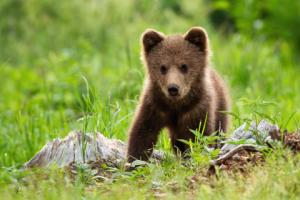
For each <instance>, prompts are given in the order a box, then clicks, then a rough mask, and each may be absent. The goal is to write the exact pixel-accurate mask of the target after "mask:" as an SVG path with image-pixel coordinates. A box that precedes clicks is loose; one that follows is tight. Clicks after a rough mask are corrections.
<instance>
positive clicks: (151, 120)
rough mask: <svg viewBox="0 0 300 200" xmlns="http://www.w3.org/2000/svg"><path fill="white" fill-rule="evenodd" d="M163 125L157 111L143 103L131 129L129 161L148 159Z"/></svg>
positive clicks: (128, 151)
mask: <svg viewBox="0 0 300 200" xmlns="http://www.w3.org/2000/svg"><path fill="white" fill-rule="evenodd" d="M162 127H163V124H162V120H161V119H160V116H159V114H158V113H157V111H156V110H154V109H151V107H147V106H145V105H142V106H141V108H140V110H139V111H138V113H137V115H136V118H135V119H134V122H133V125H132V128H131V130H130V136H129V142H128V150H127V161H128V162H133V161H134V160H137V159H138V160H148V159H149V157H150V156H151V154H152V151H153V147H154V145H155V144H156V141H157V137H158V134H159V132H160V130H161V129H162Z"/></svg>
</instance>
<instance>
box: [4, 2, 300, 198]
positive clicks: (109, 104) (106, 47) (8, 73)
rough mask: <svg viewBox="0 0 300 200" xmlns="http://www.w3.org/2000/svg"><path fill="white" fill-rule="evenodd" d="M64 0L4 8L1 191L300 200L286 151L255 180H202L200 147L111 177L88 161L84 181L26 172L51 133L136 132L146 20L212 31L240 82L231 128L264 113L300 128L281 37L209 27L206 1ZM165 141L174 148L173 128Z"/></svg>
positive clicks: (290, 61)
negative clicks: (99, 175) (188, 155)
mask: <svg viewBox="0 0 300 200" xmlns="http://www.w3.org/2000/svg"><path fill="white" fill-rule="evenodd" d="M3 2H4V3H3V5H4V4H5V2H6V3H7V2H9V1H3ZM61 2H62V3H59V4H57V5H56V4H55V5H53V4H51V1H43V3H39V1H38V0H30V1H26V2H24V3H22V7H21V8H19V7H18V8H19V9H20V10H21V11H20V12H21V13H23V14H24V13H25V14H24V16H26V17H24V18H22V20H20V18H19V19H15V18H14V16H15V15H13V12H15V10H12V11H9V10H8V9H4V8H3V5H2V7H1V9H2V10H1V12H0V13H1V14H2V13H4V11H7V14H6V15H5V18H3V17H1V19H0V24H1V30H2V33H3V36H1V37H0V42H1V44H2V45H3V46H2V47H3V48H2V47H1V49H0V59H1V60H0V80H1V90H0V185H1V187H0V197H1V199H36V198H38V199H41V198H45V199H58V198H59V199H74V198H75V199H85V198H88V199H98V198H99V197H102V198H114V199H124V198H132V199H137V198H145V197H148V198H154V197H155V196H162V197H168V198H180V197H182V198H191V199H192V198H193V197H194V198H199V199H224V198H226V199H227V198H228V199H240V198H244V199H271V198H272V199H283V198H287V199H297V197H298V196H299V195H300V187H299V184H300V170H299V169H300V168H299V164H300V163H299V156H292V155H291V153H290V152H289V151H288V150H283V149H281V148H279V149H278V150H276V151H274V152H273V153H272V154H270V155H268V156H267V160H266V163H265V164H264V165H263V166H258V167H254V168H253V169H252V170H251V171H250V172H249V173H248V174H247V175H246V176H245V175H241V174H235V175H227V174H224V173H220V177H219V178H218V179H211V180H209V179H206V178H201V177H203V176H201V174H202V173H203V172H204V171H205V169H206V167H207V166H208V160H209V158H210V156H211V155H209V154H205V153H203V152H202V153H201V152H198V154H194V155H193V158H192V159H191V161H190V162H189V163H188V164H187V166H184V165H182V164H181V161H180V160H178V159H175V158H174V157H172V156H170V157H169V158H168V159H166V160H165V161H164V162H163V163H162V164H160V165H157V164H151V165H149V166H148V167H146V168H143V169H140V170H137V171H135V172H132V173H125V172H124V171H122V170H115V171H114V172H113V177H112V178H111V179H108V180H106V181H96V180H95V179H93V176H92V171H89V170H87V169H82V171H81V173H79V174H80V175H79V176H78V177H77V178H76V180H75V181H72V180H71V179H70V178H67V177H66V176H64V171H63V170H60V169H56V168H53V169H47V170H34V171H28V172H22V171H19V170H18V168H19V167H20V166H21V165H22V164H23V163H24V162H26V161H27V160H28V159H30V158H31V157H32V156H33V155H34V154H35V153H36V152H37V151H38V150H39V149H40V148H41V147H42V146H43V145H44V144H45V143H46V142H47V141H50V140H51V139H53V138H56V137H63V136H65V135H66V134H67V133H68V132H70V131H71V130H73V129H80V130H83V131H96V130H97V131H100V132H102V133H103V134H105V135H106V136H108V137H111V138H118V139H122V140H126V139H127V129H128V126H129V124H130V122H131V119H132V117H133V113H134V109H135V107H136V105H137V99H138V95H139V91H140V90H141V88H142V85H143V78H144V69H143V66H142V64H141V62H140V45H139V37H140V34H141V33H142V32H143V31H144V30H145V29H146V28H149V27H151V28H156V29H158V30H160V31H162V32H165V33H174V32H179V33H183V32H185V31H186V30H188V29H189V28H190V27H191V26H199V25H201V26H204V27H205V28H206V29H207V30H208V34H209V36H210V41H211V48H212V50H213V57H212V61H213V64H214V66H215V68H216V69H217V70H218V71H219V72H220V73H221V74H222V76H223V77H224V79H225V80H226V81H227V83H228V85H229V87H230V90H231V96H232V112H233V115H234V117H233V121H232V128H231V130H233V129H234V128H236V127H237V126H239V125H241V124H242V123H243V122H247V121H251V120H255V119H260V118H268V119H269V120H271V121H273V122H274V123H277V124H279V126H280V127H281V128H282V129H289V130H296V129H299V127H300V112H299V107H298V102H300V94H299V91H300V79H299V78H298V76H299V74H300V61H299V59H297V58H296V54H294V53H293V52H294V50H293V49H292V47H290V45H289V44H288V43H286V42H285V41H284V40H280V39H279V40H277V41H270V40H268V39H266V38H260V37H259V36H253V38H249V37H246V36H243V35H240V34H238V33H235V34H230V35H229V36H224V34H222V33H221V32H218V31H216V30H215V29H213V28H212V27H211V25H210V23H209V21H208V17H207V10H208V9H209V8H208V7H207V6H206V5H204V4H203V3H201V2H200V3H195V4H196V5H194V4H190V2H189V1H183V2H182V3H181V4H180V7H179V8H178V7H177V6H178V5H177V4H175V3H174V4H173V3H172V2H173V1H172V2H171V1H170V3H169V4H167V3H162V2H161V3H158V2H156V4H152V3H151V2H152V1H143V2H142V3H137V2H136V1H134V0H130V1H126V3H123V2H119V1H89V2H88V3H83V1H81V0H77V1H74V3H73V4H72V5H70V4H69V3H68V2H67V1H61ZM174 2H175V1H174ZM7 4H8V3H7ZM0 6H1V4H0ZM5 19H6V20H5ZM7 21H10V24H8V22H7ZM5 23H7V24H6V25H5ZM3 27H4V28H3ZM157 148H161V149H164V150H165V151H168V152H170V144H169V140H168V138H167V136H166V134H162V136H161V137H160V140H159V144H158V145H157ZM195 175H196V176H197V177H199V180H198V181H197V183H193V181H191V178H192V177H193V176H195Z"/></svg>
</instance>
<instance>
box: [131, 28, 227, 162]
mask: <svg viewBox="0 0 300 200" xmlns="http://www.w3.org/2000/svg"><path fill="white" fill-rule="evenodd" d="M142 45H143V51H142V57H143V61H144V62H145V65H146V66H147V67H146V69H147V71H148V73H147V75H148V76H147V79H146V84H145V86H144V91H143V93H142V95H141V98H140V105H139V107H138V109H137V111H136V115H135V118H134V120H133V123H132V127H131V129H130V138H129V146H128V152H127V154H128V155H127V156H128V161H129V162H132V161H133V160H135V159H141V160H147V159H148V158H149V156H150V155H151V153H152V150H153V146H154V145H155V144H156V141H157V138H158V134H159V133H160V131H161V130H162V128H164V127H166V128H167V129H168V130H169V133H170V138H171V142H172V145H173V147H174V150H176V151H177V150H180V152H182V153H183V152H185V151H186V150H187V149H188V147H187V146H186V145H185V144H184V143H182V142H180V141H178V139H184V140H189V139H192V140H193V139H194V135H193V134H192V133H191V132H190V129H197V128H198V127H199V123H200V122H202V124H203V123H204V121H205V119H206V118H207V123H206V127H205V135H210V134H211V133H213V132H216V131H220V130H222V131H224V132H226V130H227V128H228V117H227V116H226V115H225V114H224V113H222V112H220V111H227V110H228V104H229V103H228V102H229V99H228V96H227V89H226V87H225V85H224V83H223V81H222V80H221V78H220V77H219V75H218V74H217V73H216V72H215V71H214V70H213V69H212V68H211V67H210V66H209V43H208V37H207V34H206V32H205V30H204V29H202V28H198V27H196V28H192V29H190V30H189V31H188V32H187V33H186V34H185V35H183V36H182V35H171V36H164V35H163V34H162V33H159V32H156V31H154V30H147V31H146V32H145V33H144V34H143V35H142ZM183 64H185V65H186V66H187V71H184V68H183V67H182V66H183ZM162 66H163V67H164V68H167V70H166V71H167V72H166V73H165V74H163V72H162ZM171 84H176V85H177V86H178V88H179V89H178V93H179V95H178V96H170V94H169V93H168V87H169V86H170V85H171Z"/></svg>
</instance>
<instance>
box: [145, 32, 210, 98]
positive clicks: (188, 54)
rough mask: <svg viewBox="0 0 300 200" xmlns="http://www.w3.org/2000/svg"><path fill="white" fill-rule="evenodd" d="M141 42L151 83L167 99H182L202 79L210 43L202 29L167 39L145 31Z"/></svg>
mask: <svg viewBox="0 0 300 200" xmlns="http://www.w3.org/2000/svg"><path fill="white" fill-rule="evenodd" d="M141 40H142V46H143V50H142V59H143V61H144V62H145V64H146V66H147V71H148V75H149V79H150V82H152V83H153V84H156V85H158V86H159V87H160V89H161V91H162V92H163V93H164V95H165V96H166V97H167V98H169V99H172V100H178V99H182V98H183V97H185V96H186V95H187V94H188V93H189V91H190V90H191V88H192V87H193V85H195V84H197V81H199V78H201V77H202V76H204V75H203V74H204V69H205V67H206V66H207V61H208V56H209V46H208V45H209V44H208V37H207V34H206V31H205V30H204V29H203V28H200V27H194V28H191V29H190V30H189V31H187V33H185V34H184V35H170V36H165V35H164V34H162V33H160V32H157V31H155V30H153V29H147V30H146V31H145V32H144V33H143V35H142V38H141ZM198 84H200V83H198Z"/></svg>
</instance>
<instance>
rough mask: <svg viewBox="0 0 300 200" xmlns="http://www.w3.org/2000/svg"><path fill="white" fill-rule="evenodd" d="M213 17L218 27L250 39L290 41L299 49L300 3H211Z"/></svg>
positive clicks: (272, 0)
mask: <svg viewBox="0 0 300 200" xmlns="http://www.w3.org/2000/svg"><path fill="white" fill-rule="evenodd" d="M211 6H212V10H211V13H210V17H211V20H212V22H213V23H214V24H215V25H216V27H218V28H220V29H223V30H225V31H238V32H240V33H241V34H244V35H247V36H248V37H250V38H261V39H273V40H279V41H287V42H288V43H289V44H290V45H291V46H293V47H295V48H297V49H298V50H299V49H300V29H299V28H298V27H300V1H298V0H296V1H295V0H287V1H282V0H264V1H260V0H242V1H234V0H212V1H211Z"/></svg>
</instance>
